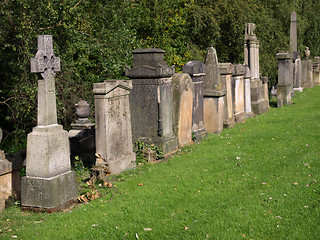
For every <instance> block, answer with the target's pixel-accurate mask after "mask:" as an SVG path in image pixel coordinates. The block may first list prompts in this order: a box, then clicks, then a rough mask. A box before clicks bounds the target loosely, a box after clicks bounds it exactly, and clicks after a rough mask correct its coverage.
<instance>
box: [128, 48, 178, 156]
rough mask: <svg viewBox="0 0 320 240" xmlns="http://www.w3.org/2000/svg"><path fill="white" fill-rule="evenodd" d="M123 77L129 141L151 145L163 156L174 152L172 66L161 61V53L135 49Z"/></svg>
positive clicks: (155, 50) (175, 138)
mask: <svg viewBox="0 0 320 240" xmlns="http://www.w3.org/2000/svg"><path fill="white" fill-rule="evenodd" d="M132 53H133V63H132V65H133V66H132V67H131V68H126V76H127V77H129V78H130V79H132V90H131V94H130V108H131V119H132V121H131V122H132V135H133V141H134V142H137V141H142V142H145V143H150V144H155V145H157V146H159V147H161V148H162V150H163V153H164V154H165V155H169V154H170V153H172V152H175V151H176V150H177V148H178V142H177V137H176V136H175V135H174V134H173V115H172V114H173V111H172V108H173V100H172V76H173V74H174V66H172V67H169V66H168V65H167V63H166V62H165V61H164V60H163V54H164V53H165V51H163V50H161V49H157V48H147V49H136V50H134V51H133V52H132Z"/></svg>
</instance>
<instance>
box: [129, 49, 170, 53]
mask: <svg viewBox="0 0 320 240" xmlns="http://www.w3.org/2000/svg"><path fill="white" fill-rule="evenodd" d="M132 53H138V54H139V53H141V54H143V53H165V51H164V50H162V49H160V48H139V49H136V50H133V51H132Z"/></svg>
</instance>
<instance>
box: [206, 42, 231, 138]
mask: <svg viewBox="0 0 320 240" xmlns="http://www.w3.org/2000/svg"><path fill="white" fill-rule="evenodd" d="M205 66H206V75H205V77H204V81H203V88H204V96H203V97H204V99H203V110H204V112H203V113H204V127H205V129H206V130H207V131H208V132H209V133H220V132H221V131H222V130H223V116H224V97H225V95H226V93H227V91H226V81H225V79H224V78H223V77H221V76H220V71H219V65H218V57H217V53H216V50H215V49H214V48H213V47H210V48H209V49H208V51H207V55H206V60H205Z"/></svg>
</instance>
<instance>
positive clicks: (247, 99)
mask: <svg viewBox="0 0 320 240" xmlns="http://www.w3.org/2000/svg"><path fill="white" fill-rule="evenodd" d="M244 66H245V69H246V74H245V75H244V110H245V113H246V117H247V118H250V117H253V116H254V113H253V112H252V110H251V92H250V85H251V84H250V69H249V67H248V65H244Z"/></svg>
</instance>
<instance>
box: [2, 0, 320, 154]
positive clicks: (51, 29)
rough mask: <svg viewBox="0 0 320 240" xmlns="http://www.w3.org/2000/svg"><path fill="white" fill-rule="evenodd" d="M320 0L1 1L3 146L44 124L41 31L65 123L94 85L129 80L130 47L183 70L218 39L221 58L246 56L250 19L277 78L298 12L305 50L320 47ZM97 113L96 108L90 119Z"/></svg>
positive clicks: (14, 146) (265, 70) (18, 143)
mask: <svg viewBox="0 0 320 240" xmlns="http://www.w3.org/2000/svg"><path fill="white" fill-rule="evenodd" d="M319 8H320V2H319V1H318V0H293V1H292V0H284V1H277V0H268V1H264V0H212V1H210V0H177V1H171V0H114V1H108V0H102V1H90V0H80V1H73V0H49V1H43V0H41V1H37V4H35V3H34V1H32V0H10V1H9V0H3V1H1V2H0V78H1V81H0V105H1V107H0V123H1V128H2V129H3V130H4V139H3V143H2V144H1V146H0V147H1V148H2V149H4V150H6V151H7V152H11V151H17V150H19V149H20V148H23V147H25V144H26V135H27V133H29V132H30V131H31V129H32V127H34V126H35V125H36V110H37V109H36V106H37V79H38V78H39V76H36V74H31V73H30V58H31V57H34V55H35V54H36V52H37V35H39V34H51V35H53V41H54V52H55V54H56V56H58V57H60V58H61V72H59V73H57V75H56V92H57V109H58V121H59V123H61V124H62V125H63V126H64V127H65V128H66V129H68V128H69V126H70V123H72V122H73V121H74V120H75V117H76V116H75V113H74V112H75V111H74V110H75V109H74V104H75V103H77V102H78V101H79V100H80V99H85V100H87V101H88V102H89V103H90V104H91V108H92V110H94V107H93V105H94V104H93V93H92V84H93V83H95V82H102V81H104V80H107V79H114V78H117V79H119V78H124V77H125V76H124V67H125V66H130V65H131V61H132V53H131V51H132V50H134V49H136V48H146V47H156V48H162V49H164V50H165V51H166V54H165V60H166V61H167V63H168V64H169V65H175V66H176V72H180V71H181V70H182V66H183V65H184V64H185V63H186V62H187V61H189V60H201V61H203V60H204V57H205V53H206V49H207V47H209V46H214V47H215V48H216V50H217V53H218V59H219V62H232V63H243V61H244V56H243V41H244V30H245V23H246V22H254V23H255V24H256V26H257V29H256V34H257V37H258V39H259V41H260V72H261V73H262V75H267V76H269V84H270V85H274V84H275V83H276V81H277V60H276V59H275V55H276V53H277V52H279V51H280V50H289V42H290V39H289V28H290V13H291V11H293V10H295V11H296V12H297V14H298V51H300V52H302V54H301V55H302V56H303V55H304V54H303V51H304V49H305V46H308V47H309V48H310V50H311V56H312V57H313V56H316V55H319V54H320V36H319V34H320V31H319V29H320V15H319V14H318V9H319ZM93 117H94V111H92V115H91V118H93Z"/></svg>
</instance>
